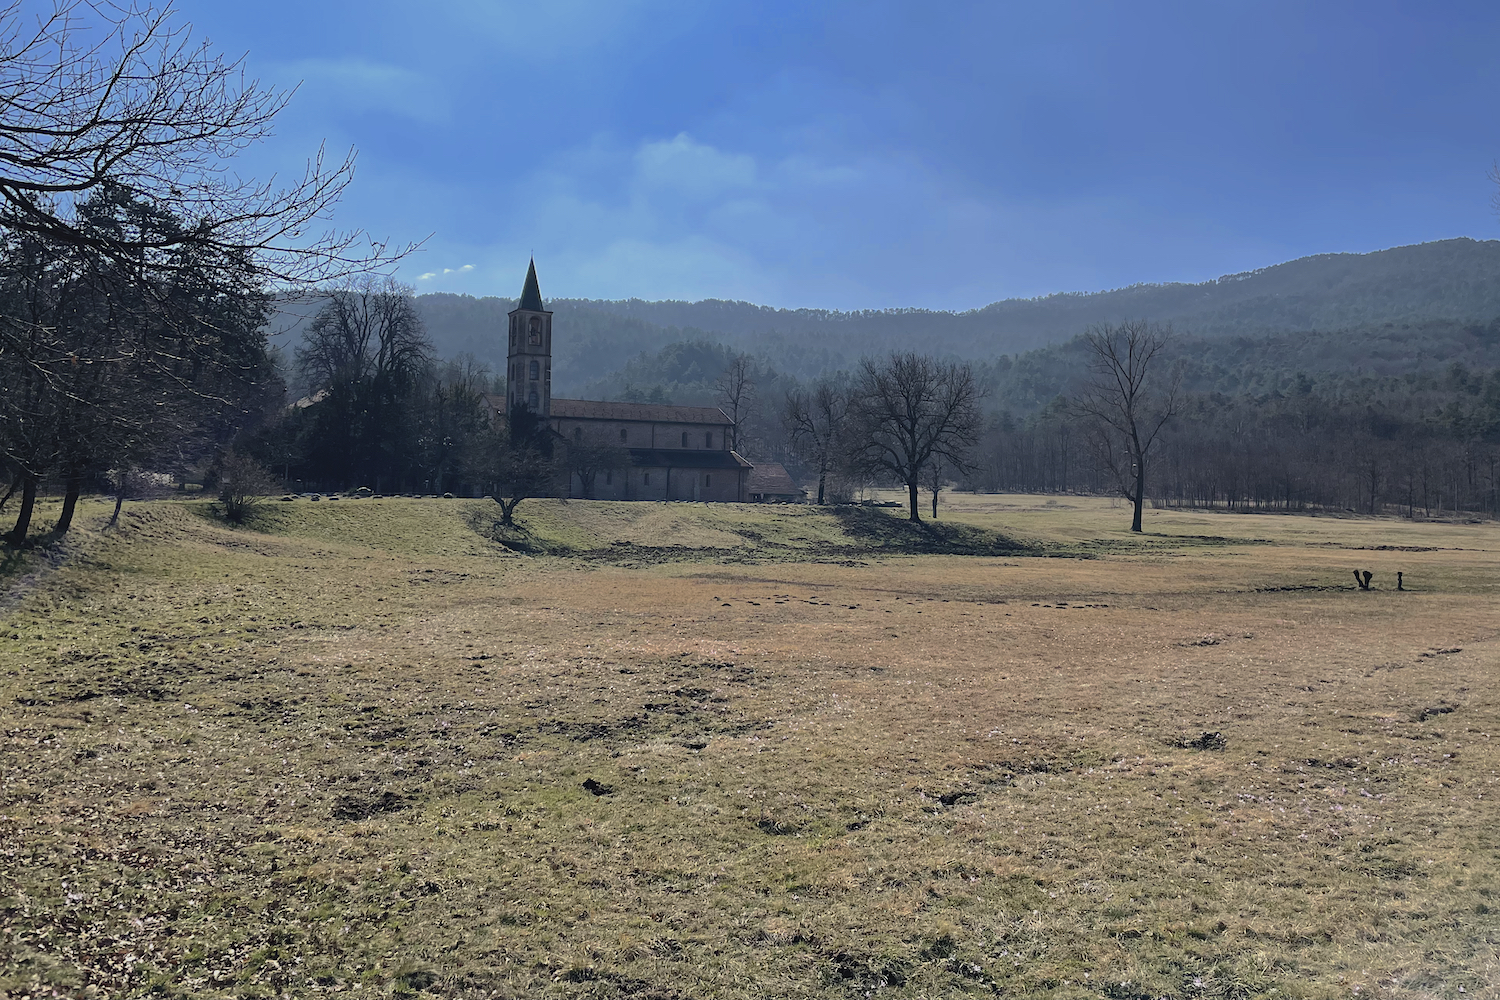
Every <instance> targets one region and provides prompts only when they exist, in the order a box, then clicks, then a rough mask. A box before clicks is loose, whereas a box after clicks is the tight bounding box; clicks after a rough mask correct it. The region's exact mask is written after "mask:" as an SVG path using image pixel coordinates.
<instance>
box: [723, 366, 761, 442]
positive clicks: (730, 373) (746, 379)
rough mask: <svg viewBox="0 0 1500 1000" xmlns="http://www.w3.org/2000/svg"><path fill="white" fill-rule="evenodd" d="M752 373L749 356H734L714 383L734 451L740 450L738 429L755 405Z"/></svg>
mask: <svg viewBox="0 0 1500 1000" xmlns="http://www.w3.org/2000/svg"><path fill="white" fill-rule="evenodd" d="M753 372H754V370H753V366H752V364H751V361H750V355H748V354H736V355H735V356H734V360H733V361H731V362H729V367H728V368H725V369H724V374H722V375H720V376H719V378H718V380H717V381H716V382H714V388H715V389H717V390H718V393H719V403H720V405H721V406H722V407H723V408H724V412H725V414H726V415H727V416H728V417H729V422H730V423H731V424H732V425H733V426H732V427H731V428H730V445H729V447H730V449H731V450H734V451H738V450H739V448H740V427H741V425H742V424H744V422H745V418H746V417H748V416H749V414H750V409H751V407H752V406H754V405H755V379H754V378H753Z"/></svg>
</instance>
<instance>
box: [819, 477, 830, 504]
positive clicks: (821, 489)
mask: <svg viewBox="0 0 1500 1000" xmlns="http://www.w3.org/2000/svg"><path fill="white" fill-rule="evenodd" d="M827 478H828V473H826V472H823V471H821V470H819V472H818V506H819V507H821V506H823V483H824V481H825V480H826V479H827Z"/></svg>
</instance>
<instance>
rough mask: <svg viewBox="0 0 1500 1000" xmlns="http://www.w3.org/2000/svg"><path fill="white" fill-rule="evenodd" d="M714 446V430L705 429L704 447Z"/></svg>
mask: <svg viewBox="0 0 1500 1000" xmlns="http://www.w3.org/2000/svg"><path fill="white" fill-rule="evenodd" d="M713 446H714V432H713V431H704V433H703V447H705V448H712V447H713Z"/></svg>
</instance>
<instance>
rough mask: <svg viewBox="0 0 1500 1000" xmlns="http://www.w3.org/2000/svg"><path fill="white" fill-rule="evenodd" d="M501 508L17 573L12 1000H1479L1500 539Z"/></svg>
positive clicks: (155, 527)
mask: <svg viewBox="0 0 1500 1000" xmlns="http://www.w3.org/2000/svg"><path fill="white" fill-rule="evenodd" d="M492 510H493V505H489V504H485V503H483V502H479V501H457V500H449V501H442V500H417V499H406V500H402V499H387V500H364V501H352V500H344V501H337V502H327V501H325V502H321V503H311V502H308V501H306V500H299V501H297V502H295V503H287V504H272V505H269V506H268V507H267V508H266V509H265V512H264V514H263V515H262V516H261V518H260V519H259V520H258V522H257V523H256V525H255V527H254V528H253V529H230V528H227V527H225V526H223V525H221V524H218V523H217V522H215V521H214V520H213V519H212V518H211V517H210V516H209V514H208V512H207V509H206V507H205V506H203V505H201V504H200V505H194V504H184V503H172V502H162V503H156V504H149V505H141V506H138V507H135V508H133V509H131V510H128V511H127V515H126V517H125V519H124V522H123V524H122V526H121V527H120V529H119V530H117V531H114V532H110V533H108V534H99V533H98V532H97V527H98V525H99V524H100V523H102V521H103V518H104V511H105V508H104V507H103V506H102V505H99V506H95V507H91V508H88V509H86V510H85V511H84V512H83V517H82V521H83V524H84V526H85V528H87V529H88V531H87V533H86V536H85V537H84V538H83V539H82V540H80V541H78V542H76V543H74V546H75V550H74V551H73V552H72V554H71V556H70V558H69V559H68V560H67V561H66V562H64V563H63V564H62V565H61V566H60V567H59V568H56V569H52V570H47V569H46V568H45V567H41V568H38V567H37V565H36V564H35V563H28V564H26V565H23V566H11V567H9V570H8V573H9V575H7V576H5V577H0V593H4V592H8V594H9V596H8V597H0V601H4V602H5V603H0V730H3V734H4V737H3V744H0V746H3V750H0V874H3V879H4V888H3V894H0V993H4V994H5V995H8V996H13V997H41V996H49V997H50V996H135V995H139V996H146V995H160V996H222V997H230V996H234V997H242V996H266V997H271V996H299V997H300V996H312V995H321V994H323V993H330V994H333V993H337V994H342V995H347V996H389V995H392V994H394V995H419V994H428V995H434V996H446V997H488V996H501V997H511V996H514V997H520V996H557V997H616V996H619V997H624V996H629V997H644V998H658V1000H667V998H677V997H682V998H686V997H723V998H738V997H746V998H749V997H756V998H759V997H814V996H817V997H824V996H827V997H870V996H879V997H936V996H1011V997H1048V998H1058V1000H1061V998H1085V997H1107V998H1116V1000H1146V998H1157V997H1169V998H1174V1000H1189V998H1199V997H1203V998H1240V997H1274V998H1282V997H1307V998H1324V997H1330V998H1331V997H1360V998H1372V997H1381V998H1392V1000H1398V998H1400V1000H1405V998H1419V997H1420V998H1425V997H1445V998H1447V997H1453V998H1456V997H1461V996H1462V997H1485V996H1497V995H1500V945H1497V941H1500V853H1497V851H1500V809H1497V807H1496V805H1495V801H1494V800H1495V799H1496V797H1497V796H1500V784H1497V774H1500V748H1497V747H1496V746H1495V744H1496V743H1497V742H1500V678H1497V666H1500V641H1497V635H1500V527H1497V526H1496V525H1493V524H1411V523H1403V522H1397V521H1391V520H1364V519H1353V518H1351V519H1335V518H1326V517H1317V518H1314V517H1294V516H1248V515H1235V514H1226V513H1196V514H1195V513H1190V512H1166V511H1154V512H1148V522H1147V529H1148V533H1147V535H1146V536H1145V537H1143V538H1131V537H1129V533H1128V532H1127V531H1124V530H1123V529H1124V528H1125V527H1126V525H1127V524H1128V518H1127V513H1126V511H1125V510H1124V509H1123V508H1121V507H1114V506H1112V505H1111V504H1110V503H1109V502H1108V501H1095V500H1086V499H1079V498H1056V499H1048V498H1038V497H970V496H966V495H961V496H957V497H954V498H952V500H951V502H950V503H947V504H946V505H945V508H944V510H943V520H942V522H941V527H940V530H939V532H938V533H935V534H932V535H921V536H919V535H913V534H910V533H907V534H903V532H906V530H907V529H905V528H904V527H903V526H901V525H900V524H899V522H897V521H896V520H895V519H894V518H891V519H890V520H888V521H878V520H873V519H874V518H889V517H890V515H889V514H887V513H886V512H884V511H862V512H857V513H856V514H855V515H848V514H846V515H844V516H842V517H840V516H836V515H834V514H831V513H828V512H825V511H818V510H814V509H811V508H752V507H738V506H732V505H726V506H719V507H710V506H705V505H696V504H671V505H651V504H633V505H624V504H607V503H580V502H574V503H563V502H558V501H536V502H530V503H527V504H525V505H523V506H522V508H521V510H520V517H521V519H522V521H523V522H525V523H526V525H527V530H526V531H525V532H521V533H513V534H511V535H508V536H500V535H496V534H495V532H494V531H493V529H492V527H491V522H492V520H493V515H492V513H491V512H492ZM42 516H43V517H44V518H45V516H46V512H45V511H43V514H42ZM924 537H925V538H928V539H929V541H930V542H931V544H926V543H923V542H922V538H924ZM965 546H968V549H967V550H969V551H982V552H986V553H991V554H987V555H956V554H944V553H951V552H957V551H965V550H966V549H965ZM910 552H921V553H924V554H905V553H910ZM926 553H931V554H926ZM1354 569H1369V570H1372V571H1373V572H1374V573H1375V577H1374V588H1375V589H1374V590H1372V591H1370V592H1363V591H1359V590H1357V589H1355V587H1354V581H1353V579H1352V575H1351V571H1352V570H1354ZM1398 570H1400V571H1402V572H1404V574H1405V582H1406V586H1407V588H1408V589H1407V590H1405V591H1400V592H1398V591H1397V590H1395V573H1396V571H1398ZM23 578H24V580H23Z"/></svg>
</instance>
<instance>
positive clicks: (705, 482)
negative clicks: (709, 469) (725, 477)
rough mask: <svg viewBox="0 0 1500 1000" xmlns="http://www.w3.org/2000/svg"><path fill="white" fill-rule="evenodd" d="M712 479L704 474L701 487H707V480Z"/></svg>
mask: <svg viewBox="0 0 1500 1000" xmlns="http://www.w3.org/2000/svg"><path fill="white" fill-rule="evenodd" d="M712 478H713V477H712V476H710V475H709V474H708V473H706V472H705V473H704V474H703V485H704V486H707V485H708V483H709V480H710V479H712Z"/></svg>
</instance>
